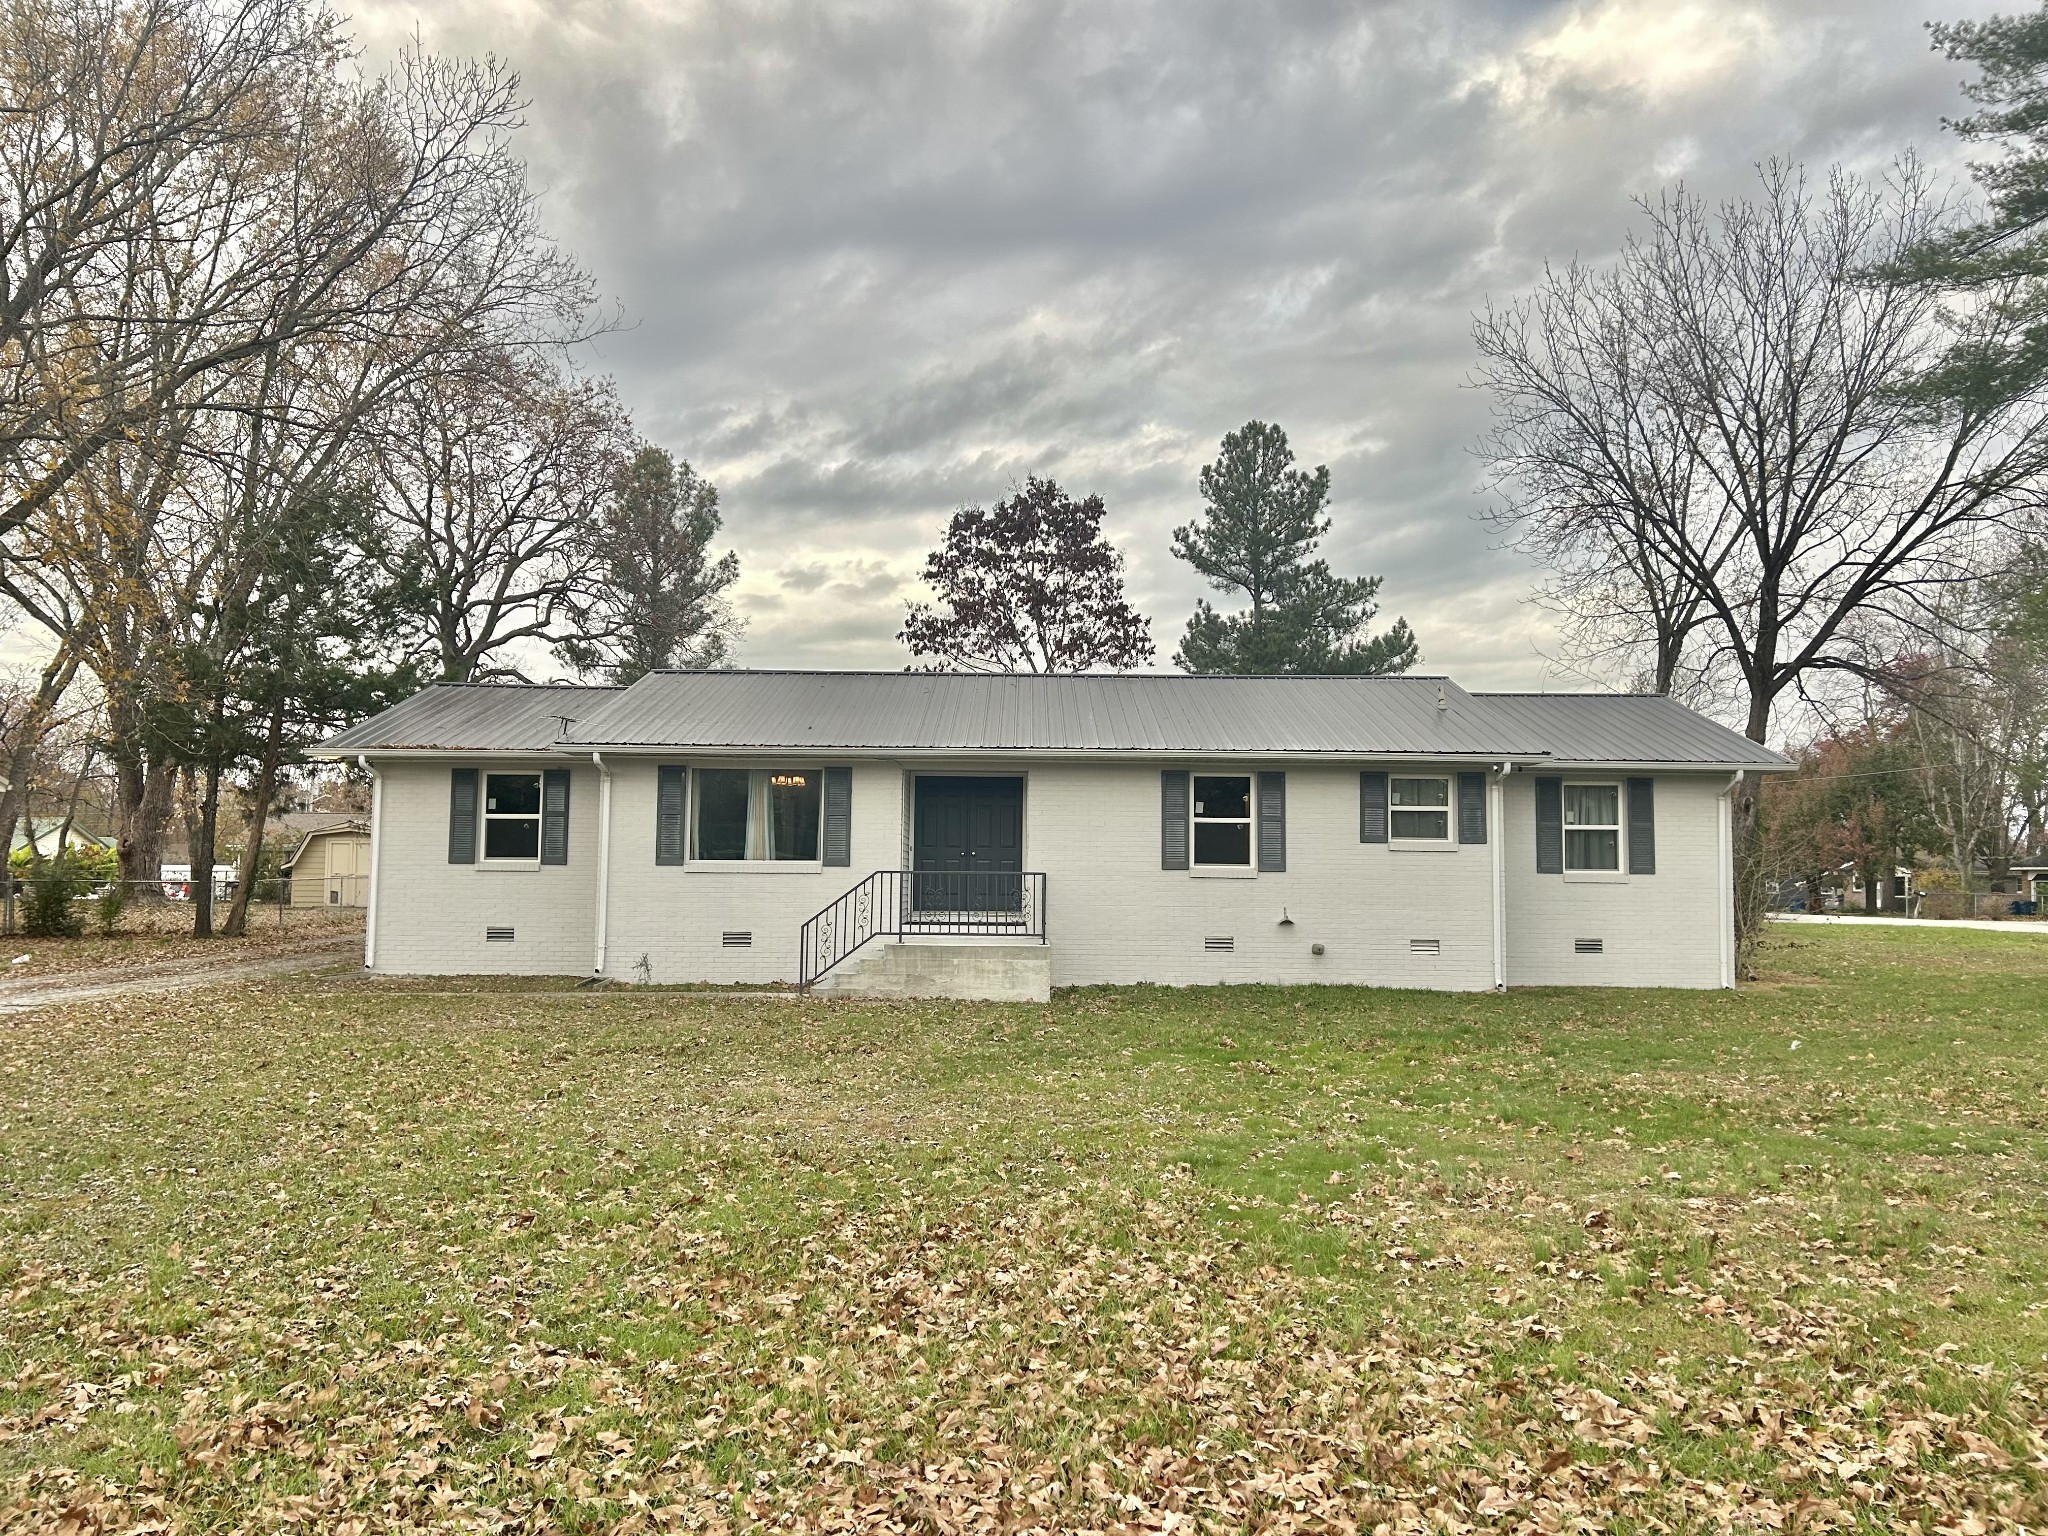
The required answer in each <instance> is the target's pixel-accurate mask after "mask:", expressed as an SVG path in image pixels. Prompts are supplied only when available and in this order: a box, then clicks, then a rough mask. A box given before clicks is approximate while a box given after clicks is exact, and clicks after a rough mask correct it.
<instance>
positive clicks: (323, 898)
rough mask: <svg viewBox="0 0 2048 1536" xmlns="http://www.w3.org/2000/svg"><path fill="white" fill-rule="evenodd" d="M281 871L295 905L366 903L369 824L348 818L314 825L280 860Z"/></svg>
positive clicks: (359, 905)
mask: <svg viewBox="0 0 2048 1536" xmlns="http://www.w3.org/2000/svg"><path fill="white" fill-rule="evenodd" d="M284 872H285V875H286V876H287V878H289V879H290V881H291V893H292V899H291V904H292V905H293V906H295V907H367V906H368V905H369V904H370V824H369V823H368V822H367V821H357V820H354V819H350V820H345V821H337V822H335V823H334V824H333V825H331V826H325V827H315V828H314V829H313V830H311V831H309V832H308V833H307V834H306V835H305V836H304V837H303V838H302V839H300V841H299V846H298V847H297V848H295V849H293V850H292V855H291V857H290V858H288V859H286V860H285V861H284Z"/></svg>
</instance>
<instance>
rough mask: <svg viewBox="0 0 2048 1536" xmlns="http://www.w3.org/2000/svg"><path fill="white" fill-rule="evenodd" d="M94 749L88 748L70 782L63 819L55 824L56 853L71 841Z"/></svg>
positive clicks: (90, 769)
mask: <svg viewBox="0 0 2048 1536" xmlns="http://www.w3.org/2000/svg"><path fill="white" fill-rule="evenodd" d="M93 755H94V749H93V748H92V747H90V746H88V747H87V748H86V749H85V756H84V758H83V759H81V760H80V762H79V764H78V774H77V777H75V778H74V779H72V781H71V797H70V798H69V799H68V800H66V801H65V802H64V819H63V820H62V821H60V822H58V823H57V852H59V853H60V854H61V853H62V852H63V851H64V845H65V844H66V843H67V842H69V841H70V840H71V827H72V823H74V822H75V821H77V820H78V801H79V797H80V796H81V795H83V794H84V793H85V781H86V778H87V777H88V776H89V775H90V774H91V773H92V760H93Z"/></svg>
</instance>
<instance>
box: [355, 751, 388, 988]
mask: <svg viewBox="0 0 2048 1536" xmlns="http://www.w3.org/2000/svg"><path fill="white" fill-rule="evenodd" d="M356 761H357V762H358V763H360V764H361V765H362V768H363V772H365V773H367V774H368V775H369V776H370V907H369V911H368V912H367V913H365V914H364V917H363V969H364V970H366V971H367V970H369V969H371V968H372V967H373V966H375V965H376V963H377V894H378V884H377V866H378V865H379V863H380V862H382V860H381V855H382V854H383V851H384V775H383V774H381V773H379V772H378V771H377V769H376V766H375V765H374V764H373V763H372V762H371V761H370V759H369V758H368V757H367V756H358V757H357V758H356Z"/></svg>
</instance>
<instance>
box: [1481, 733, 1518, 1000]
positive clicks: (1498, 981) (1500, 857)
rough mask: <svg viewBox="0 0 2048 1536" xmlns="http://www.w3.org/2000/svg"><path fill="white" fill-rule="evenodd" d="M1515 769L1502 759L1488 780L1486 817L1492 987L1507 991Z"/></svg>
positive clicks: (1498, 990)
mask: <svg viewBox="0 0 2048 1536" xmlns="http://www.w3.org/2000/svg"><path fill="white" fill-rule="evenodd" d="M1514 771H1515V765H1514V764H1513V763H1502V764H1501V765H1500V771H1499V772H1498V773H1495V774H1494V775H1493V776H1492V777H1491V778H1490V779H1489V780H1488V782H1487V786H1486V798H1487V800H1488V801H1489V802H1491V803H1490V804H1489V805H1488V806H1487V808H1486V812H1487V821H1488V822H1489V823H1490V826H1491V830H1492V834H1493V835H1492V836H1491V837H1489V838H1488V839H1487V841H1488V842H1490V843H1492V844H1493V990H1494V991H1496V992H1505V991H1507V989H1508V874H1507V868H1508V861H1507V842H1508V815H1507V811H1508V786H1507V777H1508V775H1509V774H1511V773H1513V772H1514Z"/></svg>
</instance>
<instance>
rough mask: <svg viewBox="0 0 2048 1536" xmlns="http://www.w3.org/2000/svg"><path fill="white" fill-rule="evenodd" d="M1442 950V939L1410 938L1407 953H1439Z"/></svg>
mask: <svg viewBox="0 0 2048 1536" xmlns="http://www.w3.org/2000/svg"><path fill="white" fill-rule="evenodd" d="M1443 952H1444V941H1443V940H1442V939H1410V940H1409V941H1408V953H1409V954H1411V955H1440V954H1442V953H1443Z"/></svg>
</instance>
